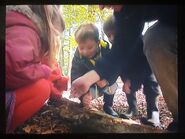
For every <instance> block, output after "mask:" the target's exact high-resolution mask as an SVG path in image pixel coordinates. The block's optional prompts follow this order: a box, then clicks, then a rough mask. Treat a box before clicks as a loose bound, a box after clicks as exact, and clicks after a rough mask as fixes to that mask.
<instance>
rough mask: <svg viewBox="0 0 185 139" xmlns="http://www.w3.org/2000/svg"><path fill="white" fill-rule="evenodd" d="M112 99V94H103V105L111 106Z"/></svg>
mask: <svg viewBox="0 0 185 139" xmlns="http://www.w3.org/2000/svg"><path fill="white" fill-rule="evenodd" d="M113 99H114V95H107V94H104V96H103V101H104V106H109V107H112V105H113Z"/></svg>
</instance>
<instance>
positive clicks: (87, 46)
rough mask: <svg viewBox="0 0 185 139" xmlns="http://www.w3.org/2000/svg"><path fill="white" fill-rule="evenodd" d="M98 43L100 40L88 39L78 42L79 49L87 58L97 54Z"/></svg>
mask: <svg viewBox="0 0 185 139" xmlns="http://www.w3.org/2000/svg"><path fill="white" fill-rule="evenodd" d="M98 45H99V42H96V41H95V40H91V39H88V40H85V41H81V42H78V50H79V53H80V54H81V55H82V56H84V57H86V58H92V57H93V56H94V55H95V54H96V51H97V46H98Z"/></svg>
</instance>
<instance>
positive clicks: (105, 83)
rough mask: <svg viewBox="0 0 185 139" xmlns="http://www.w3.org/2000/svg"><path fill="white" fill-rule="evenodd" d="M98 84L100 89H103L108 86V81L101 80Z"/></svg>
mask: <svg viewBox="0 0 185 139" xmlns="http://www.w3.org/2000/svg"><path fill="white" fill-rule="evenodd" d="M96 84H97V85H98V86H99V87H100V88H103V87H105V86H106V85H107V81H106V80H101V81H98V82H96Z"/></svg>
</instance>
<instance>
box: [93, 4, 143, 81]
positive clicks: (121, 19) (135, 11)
mask: <svg viewBox="0 0 185 139" xmlns="http://www.w3.org/2000/svg"><path fill="white" fill-rule="evenodd" d="M142 14H143V13H142V7H139V6H134V5H133V6H124V7H123V8H122V10H121V11H120V12H115V13H114V16H115V27H116V34H115V40H114V43H113V46H112V49H111V52H110V53H109V54H107V55H106V56H105V57H103V58H102V59H100V60H98V61H97V64H96V68H95V71H96V73H97V74H98V75H99V76H100V79H106V80H107V81H108V82H109V81H110V79H112V78H113V77H116V76H118V75H119V74H120V73H121V71H123V70H126V69H127V66H128V64H129V61H130V60H131V59H132V58H134V53H135V51H136V48H137V43H138V40H139V37H140V35H141V31H142V29H143V21H142Z"/></svg>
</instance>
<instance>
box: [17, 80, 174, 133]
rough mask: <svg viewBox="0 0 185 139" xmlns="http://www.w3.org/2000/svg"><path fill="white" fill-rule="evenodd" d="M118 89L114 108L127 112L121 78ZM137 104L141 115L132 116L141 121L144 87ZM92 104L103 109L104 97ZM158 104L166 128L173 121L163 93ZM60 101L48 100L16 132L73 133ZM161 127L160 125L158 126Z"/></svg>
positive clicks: (144, 106) (139, 92)
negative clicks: (62, 113) (62, 111)
mask: <svg viewBox="0 0 185 139" xmlns="http://www.w3.org/2000/svg"><path fill="white" fill-rule="evenodd" d="M117 83H118V89H117V91H116V93H115V96H114V103H113V109H114V110H115V111H116V112H117V113H119V114H120V113H123V112H126V110H127V109H128V104H127V99H126V96H125V93H124V92H122V85H123V83H122V82H121V80H120V79H118V80H117ZM68 96H69V92H65V93H64V94H63V97H66V98H68ZM136 98H137V106H138V111H139V116H138V117H134V118H132V119H133V120H134V121H136V122H138V123H140V120H139V119H140V118H141V117H146V100H145V96H144V94H143V93H142V89H141V90H139V91H138V92H137V93H136ZM70 100H72V101H76V102H80V101H79V100H78V99H70ZM92 106H93V107H95V108H97V109H99V110H102V106H103V97H99V98H98V99H95V100H93V101H92ZM158 106H159V112H160V122H161V127H160V128H161V129H166V128H167V126H168V125H169V123H171V122H172V121H173V118H172V115H171V112H169V110H168V108H167V106H166V103H165V101H164V98H163V96H162V95H160V96H159V97H158ZM59 111H60V103H56V102H48V103H47V104H46V105H45V106H44V107H43V108H42V109H41V110H40V111H39V112H38V113H36V114H35V115H34V116H33V117H32V118H31V119H29V120H28V121H26V122H25V123H24V124H23V125H22V126H20V127H18V128H17V129H16V130H15V132H14V133H17V134H19V133H35V134H51V133H73V129H72V128H71V123H69V122H67V121H65V120H61V118H60V116H59V114H58V113H59ZM157 128H159V127H157Z"/></svg>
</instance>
